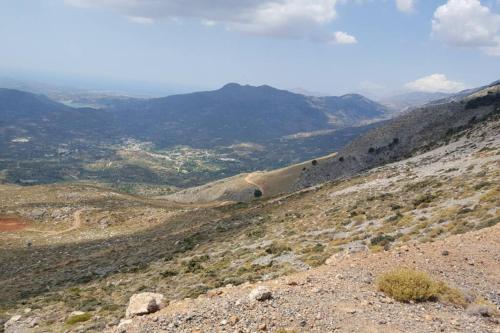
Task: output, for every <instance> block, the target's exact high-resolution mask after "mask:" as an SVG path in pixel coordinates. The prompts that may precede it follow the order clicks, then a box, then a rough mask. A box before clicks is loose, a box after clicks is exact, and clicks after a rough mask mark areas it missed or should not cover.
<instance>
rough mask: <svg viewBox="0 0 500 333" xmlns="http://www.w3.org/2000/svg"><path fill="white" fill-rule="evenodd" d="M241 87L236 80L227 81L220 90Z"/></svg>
mask: <svg viewBox="0 0 500 333" xmlns="http://www.w3.org/2000/svg"><path fill="white" fill-rule="evenodd" d="M241 87H243V86H242V85H241V84H239V83H236V82H229V83H226V84H225V85H224V86H223V87H222V88H220V90H228V89H236V88H241Z"/></svg>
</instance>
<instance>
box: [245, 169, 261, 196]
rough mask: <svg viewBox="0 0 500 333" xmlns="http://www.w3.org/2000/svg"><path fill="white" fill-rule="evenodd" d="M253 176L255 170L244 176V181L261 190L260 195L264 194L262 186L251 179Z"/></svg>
mask: <svg viewBox="0 0 500 333" xmlns="http://www.w3.org/2000/svg"><path fill="white" fill-rule="evenodd" d="M255 176H256V173H255V172H253V173H250V174H248V175H247V176H246V177H245V182H247V183H248V184H250V185H253V186H255V187H257V188H258V189H259V190H260V191H261V192H262V195H264V188H263V187H262V185H259V184H258V183H256V182H255V181H254V180H252V177H255Z"/></svg>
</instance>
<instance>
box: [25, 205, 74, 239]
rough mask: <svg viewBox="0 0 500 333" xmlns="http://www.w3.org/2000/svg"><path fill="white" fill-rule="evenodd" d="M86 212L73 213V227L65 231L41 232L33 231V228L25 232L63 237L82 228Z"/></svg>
mask: <svg viewBox="0 0 500 333" xmlns="http://www.w3.org/2000/svg"><path fill="white" fill-rule="evenodd" d="M83 212H84V209H79V210H77V211H76V212H74V213H73V224H72V225H71V227H69V228H67V229H64V230H59V231H51V230H39V229H33V228H26V229H24V231H29V232H37V233H42V234H47V235H51V236H57V235H61V234H64V233H67V232H70V231H73V230H76V229H79V228H80V227H81V226H82V213H83Z"/></svg>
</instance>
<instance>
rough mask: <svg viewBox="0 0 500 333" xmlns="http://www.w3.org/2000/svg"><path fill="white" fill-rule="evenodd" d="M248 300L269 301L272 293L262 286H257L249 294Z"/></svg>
mask: <svg viewBox="0 0 500 333" xmlns="http://www.w3.org/2000/svg"><path fill="white" fill-rule="evenodd" d="M248 298H249V299H250V300H252V301H254V300H256V301H260V302H262V301H266V300H268V299H271V298H272V293H271V291H270V290H269V288H267V287H264V286H259V287H257V288H255V289H254V290H252V291H251V292H250V294H249V295H248Z"/></svg>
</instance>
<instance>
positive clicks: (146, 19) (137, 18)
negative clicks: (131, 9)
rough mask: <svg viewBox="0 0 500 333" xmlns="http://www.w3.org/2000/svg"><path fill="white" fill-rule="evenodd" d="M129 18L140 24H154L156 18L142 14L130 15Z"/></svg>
mask: <svg viewBox="0 0 500 333" xmlns="http://www.w3.org/2000/svg"><path fill="white" fill-rule="evenodd" d="M128 19H129V20H130V21H131V22H134V23H138V24H153V23H154V22H155V20H153V19H152V18H149V17H140V16H129V17H128Z"/></svg>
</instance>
